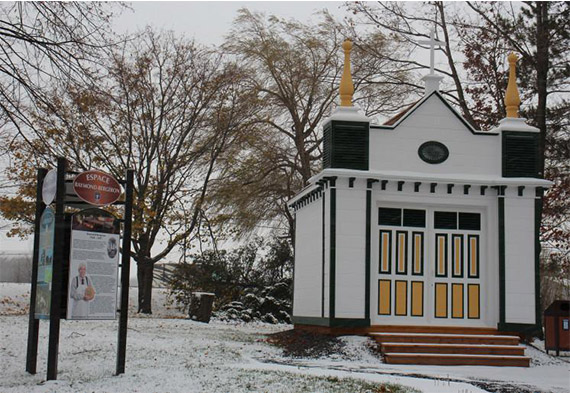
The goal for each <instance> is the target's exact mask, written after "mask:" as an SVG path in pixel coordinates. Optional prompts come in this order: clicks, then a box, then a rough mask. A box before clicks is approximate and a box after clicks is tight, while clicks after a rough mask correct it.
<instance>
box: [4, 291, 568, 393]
mask: <svg viewBox="0 0 570 393" xmlns="http://www.w3.org/2000/svg"><path fill="white" fill-rule="evenodd" d="M28 290H29V285H25V284H0V392H2V393H11V392H26V393H27V392H58V393H60V392H170V393H175V392H327V393H328V392H382V391H383V390H381V389H380V384H384V383H390V384H398V385H401V386H403V387H404V388H403V389H404V390H402V391H414V389H416V390H418V391H423V392H442V393H444V392H456V393H474V392H485V391H500V392H521V391H524V392H535V391H538V392H570V371H569V368H570V364H569V363H567V362H566V361H568V360H570V359H569V358H566V361H563V360H559V359H556V358H553V357H551V356H548V355H546V354H544V353H543V352H541V351H539V350H537V349H535V348H532V347H527V354H528V355H530V356H531V357H532V359H533V361H532V366H531V367H530V368H516V367H501V368H498V367H479V366H477V367H475V366H455V367H449V366H448V367H444V366H437V367H436V366H408V365H388V364H383V363H381V361H380V359H378V358H377V357H376V356H375V355H374V354H373V353H372V352H371V351H370V350H369V345H370V341H369V339H368V338H366V337H356V336H347V337H343V338H342V339H341V340H342V341H343V343H344V344H345V346H344V349H343V352H342V354H338V355H332V356H328V357H325V358H320V359H291V358H288V357H285V356H283V354H282V352H281V350H280V349H278V348H276V347H273V346H271V345H269V344H267V343H266V342H264V341H263V339H264V337H265V335H266V334H270V333H276V332H280V331H284V330H288V329H291V325H269V324H259V323H258V324H230V323H224V322H220V321H216V320H213V321H212V322H211V323H210V324H202V323H199V322H194V321H191V320H188V319H185V316H184V315H183V314H182V313H181V312H179V311H177V310H176V309H175V308H174V307H172V306H169V305H168V301H167V299H166V297H165V293H164V291H156V292H155V296H154V305H153V306H154V307H153V310H154V315H153V316H152V317H137V316H136V315H135V313H134V308H133V307H132V306H133V305H134V303H135V302H134V299H135V298H136V289H134V290H132V291H131V300H132V301H131V311H132V312H131V316H132V318H130V319H129V331H128V340H127V363H126V372H125V374H123V375H121V376H115V375H114V371H115V362H116V342H117V326H118V325H117V322H116V321H65V320H63V321H62V323H61V334H60V351H59V374H58V380H57V381H49V382H47V381H45V374H46V357H47V335H48V323H47V322H46V321H42V322H41V323H40V342H39V358H38V374H36V375H29V374H28V373H26V372H25V354H26V340H27V329H28V318H27V314H26V312H27V311H26V308H27V303H28V301H29V295H28ZM388 391H392V390H388Z"/></svg>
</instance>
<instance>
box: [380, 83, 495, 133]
mask: <svg viewBox="0 0 570 393" xmlns="http://www.w3.org/2000/svg"><path fill="white" fill-rule="evenodd" d="M434 94H435V95H436V96H437V97H438V98H439V99H440V100H441V101H442V102H443V103H444V104H445V106H447V107H448V108H449V110H451V113H453V114H454V115H455V117H457V118H458V119H459V121H461V122H462V123H463V125H465V127H466V128H467V129H468V130H469V131H471V133H472V134H474V135H482V136H483V135H485V136H499V134H498V133H492V132H488V131H487V132H485V131H478V130H475V129H474V128H473V126H472V125H471V124H469V123H468V122H467V120H465V119H464V118H463V116H461V115H460V114H459V113H458V112H457V111H456V110H455V109H454V108H453V107H452V106H451V104H450V103H449V102H447V100H446V99H445V98H443V96H442V95H441V93H440V92H438V91H437V90H434V91H433V92H432V93H431V94H430V95H428V96H426V97H424V98H423V99H421V100H420V101H419V102H418V103H417V104H416V105H415V106H414V107H413V109H412V110H410V111H408V112H407V113H406V114H405V115H404V116H402V118H401V119H399V120H398V122H397V123H396V124H393V125H391V126H387V125H370V129H371V130H372V129H375V130H394V129H396V128H397V127H398V126H399V125H400V124H402V123H403V122H404V120H405V119H407V118H408V117H409V116H411V115H412V113H414V112H415V111H416V110H417V109H418V108H419V107H421V106H422V105H423V104H424V103H425V102H426V101H427V100H429V99H430V97H431V96H432V95H434Z"/></svg>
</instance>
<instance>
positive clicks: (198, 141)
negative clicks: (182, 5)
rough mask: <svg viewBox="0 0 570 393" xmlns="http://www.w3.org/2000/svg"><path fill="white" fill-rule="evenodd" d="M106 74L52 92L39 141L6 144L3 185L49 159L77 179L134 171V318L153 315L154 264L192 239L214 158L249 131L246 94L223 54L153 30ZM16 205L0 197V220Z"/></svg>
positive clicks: (126, 48)
mask: <svg viewBox="0 0 570 393" xmlns="http://www.w3.org/2000/svg"><path fill="white" fill-rule="evenodd" d="M107 70H108V71H107V72H108V74H107V75H106V76H105V77H104V78H101V79H100V80H99V81H98V83H97V85H94V84H93V85H87V86H86V85H83V84H75V83H62V84H60V85H59V86H58V88H57V89H55V90H52V91H51V93H50V94H49V96H48V97H49V99H50V102H51V104H50V106H47V105H46V106H40V107H39V108H38V110H37V111H35V112H34V113H33V120H32V121H33V125H34V127H35V128H36V129H38V130H39V132H38V135H42V137H41V138H40V137H37V138H35V139H33V140H31V141H23V140H18V141H15V142H14V143H13V152H14V157H15V161H14V164H13V166H12V167H11V168H10V169H9V170H10V171H11V172H10V175H9V176H11V177H12V178H14V180H19V179H21V177H22V176H29V174H30V172H31V168H33V167H35V166H36V165H40V164H41V165H48V164H49V162H50V161H51V159H52V157H54V156H56V155H63V156H65V157H67V158H68V159H69V160H70V161H71V163H72V165H73V167H74V168H76V169H78V170H86V169H91V168H100V169H103V170H106V171H108V172H110V173H112V174H114V175H116V176H121V175H122V174H123V173H124V171H125V169H126V168H133V169H134V170H135V197H134V198H135V200H134V208H133V251H132V255H133V258H134V259H135V261H136V262H137V268H138V270H137V271H138V281H139V311H140V312H143V313H150V312H151V295H152V280H153V268H154V264H155V263H156V262H158V261H160V260H161V259H163V258H165V257H166V256H167V255H168V254H169V253H170V252H171V251H172V250H173V249H174V248H175V247H176V246H177V245H179V244H180V242H181V241H182V240H183V239H187V238H188V239H190V240H191V239H192V237H193V236H195V235H196V232H197V228H198V226H199V225H200V222H201V221H202V220H203V218H204V216H205V212H206V210H207V206H206V205H205V200H206V196H207V193H208V187H209V185H210V182H211V181H212V179H214V178H215V177H216V172H217V171H218V169H217V166H216V165H217V164H218V158H219V157H220V155H221V154H222V153H223V152H224V151H225V149H226V148H227V147H228V146H229V145H231V144H232V143H234V142H235V140H236V139H237V138H240V135H241V130H242V129H243V128H244V127H247V124H246V123H245V121H244V118H247V116H249V115H250V113H249V112H248V111H249V110H250V107H249V98H248V97H249V95H250V93H248V92H247V91H245V90H244V88H243V87H244V86H243V84H242V83H241V80H242V75H241V74H240V70H239V69H238V68H236V67H235V66H233V65H232V64H231V63H227V62H225V61H224V59H223V57H222V56H221V55H220V54H216V53H213V52H212V51H210V50H208V49H205V48H202V47H200V46H198V45H196V44H194V43H193V42H188V41H186V40H184V39H178V38H176V37H174V36H173V35H171V34H166V33H165V34H163V35H160V34H157V33H154V32H152V31H150V30H149V31H147V32H146V33H145V34H144V35H142V36H140V37H139V38H138V39H136V40H134V41H130V42H129V43H126V44H124V45H123V47H122V48H121V49H117V50H114V51H113V52H112V57H111V59H110V60H109V64H108V67H107ZM52 106H55V109H56V110H53V111H52V109H51V108H52ZM15 169H16V170H17V171H15ZM32 173H33V171H32ZM25 191H26V190H22V193H24V192H25ZM28 192H29V190H28ZM20 201H21V200H18V197H16V198H5V199H4V201H3V202H4V203H3V207H2V213H3V214H4V215H7V214H10V212H12V211H13V210H14V206H15V205H16V204H17V203H19V202H20ZM11 203H12V205H11ZM184 211H185V212H187V214H183V212H184Z"/></svg>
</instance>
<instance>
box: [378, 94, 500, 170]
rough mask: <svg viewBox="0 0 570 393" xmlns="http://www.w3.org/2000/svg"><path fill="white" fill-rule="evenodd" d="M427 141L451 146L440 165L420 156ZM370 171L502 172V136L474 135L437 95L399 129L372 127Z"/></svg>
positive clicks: (417, 110) (398, 127)
mask: <svg viewBox="0 0 570 393" xmlns="http://www.w3.org/2000/svg"><path fill="white" fill-rule="evenodd" d="M427 141H438V142H441V143H443V144H444V145H446V146H447V148H448V149H449V158H448V159H447V160H446V161H445V162H443V163H441V164H437V165H432V164H428V163H426V162H424V161H422V160H421V159H420V157H419V156H418V153H417V152H418V148H419V147H420V145H421V144H423V143H424V142H427ZM370 170H372V171H374V170H382V171H409V172H422V173H426V174H430V173H433V174H448V175H453V174H458V175H496V176H500V174H501V136H500V135H476V134H473V133H472V132H471V131H470V130H469V129H468V128H467V127H466V126H465V125H464V124H463V123H462V122H461V121H460V120H459V119H458V118H457V117H456V116H455V115H454V114H453V113H452V112H451V110H450V109H449V108H448V107H447V106H445V104H443V103H442V102H441V100H440V99H439V98H438V97H437V96H435V95H434V96H432V97H431V98H429V99H428V100H427V101H426V102H424V103H423V104H422V105H421V106H420V107H419V108H417V109H416V110H415V111H414V112H413V113H412V114H411V115H410V116H409V117H408V118H407V119H405V120H404V121H403V122H402V123H401V124H399V125H398V126H397V127H396V129H393V130H392V129H371V130H370Z"/></svg>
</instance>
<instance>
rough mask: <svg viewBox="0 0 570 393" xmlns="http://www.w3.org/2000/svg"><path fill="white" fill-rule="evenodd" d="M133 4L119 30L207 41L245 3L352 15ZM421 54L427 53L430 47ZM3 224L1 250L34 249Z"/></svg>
mask: <svg viewBox="0 0 570 393" xmlns="http://www.w3.org/2000/svg"><path fill="white" fill-rule="evenodd" d="M130 7H131V8H132V9H131V10H124V11H123V13H122V14H121V15H120V16H118V17H117V18H116V19H115V21H114V29H115V31H116V32H118V33H135V32H137V31H138V30H142V29H144V28H145V27H146V26H149V25H150V26H152V27H155V28H159V29H165V30H172V31H174V32H175V33H178V34H184V35H186V36H187V37H188V38H194V39H195V40H196V41H197V42H199V43H202V44H205V45H219V44H221V43H222V42H223V41H224V39H225V35H226V34H227V33H228V32H229V30H230V27H231V24H232V22H233V20H234V18H235V17H236V16H237V11H238V10H239V9H240V8H244V7H245V8H248V9H249V10H251V11H258V12H263V13H266V14H268V15H269V14H273V15H276V16H279V17H282V18H294V19H297V20H299V21H301V22H308V21H310V20H311V19H314V13H315V12H318V11H320V10H323V9H327V10H328V11H329V13H331V14H332V15H333V16H335V17H336V18H337V19H339V20H341V19H343V18H344V17H346V16H350V15H351V14H350V13H349V12H347V11H346V6H345V2H343V1H138V2H133V3H131V4H130ZM339 53H340V52H339ZM421 56H426V57H427V56H428V54H427V51H426V53H422V54H421ZM2 224H6V222H5V221H3V222H0V252H23V253H30V252H31V250H32V248H33V245H32V237H30V238H29V239H28V240H24V241H22V240H20V239H8V238H7V237H6V236H5V234H6V228H5V227H4V228H2V227H3V225H2ZM174 259H175V258H174Z"/></svg>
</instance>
